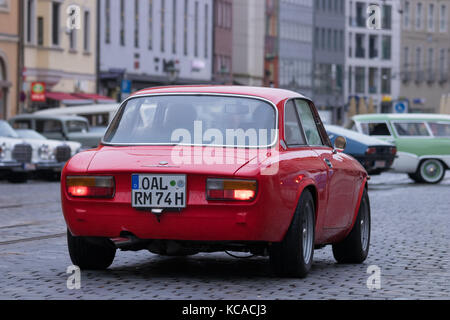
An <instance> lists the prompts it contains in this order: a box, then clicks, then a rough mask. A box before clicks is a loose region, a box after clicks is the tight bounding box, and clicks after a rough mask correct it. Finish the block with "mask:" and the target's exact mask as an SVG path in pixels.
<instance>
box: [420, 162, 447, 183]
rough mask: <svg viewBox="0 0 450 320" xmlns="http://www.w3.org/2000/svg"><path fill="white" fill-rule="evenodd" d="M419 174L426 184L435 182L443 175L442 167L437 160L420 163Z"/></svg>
mask: <svg viewBox="0 0 450 320" xmlns="http://www.w3.org/2000/svg"><path fill="white" fill-rule="evenodd" d="M420 173H421V176H422V178H423V180H425V181H426V182H431V183H433V182H437V181H439V180H440V179H441V177H442V175H443V174H444V167H443V166H442V164H441V163H440V162H439V161H437V160H427V161H425V162H424V163H422V165H421V167H420Z"/></svg>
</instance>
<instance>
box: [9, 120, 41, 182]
mask: <svg viewBox="0 0 450 320" xmlns="http://www.w3.org/2000/svg"><path fill="white" fill-rule="evenodd" d="M32 154H33V149H32V146H31V144H29V143H27V142H25V141H24V140H23V139H18V137H17V135H16V133H15V132H14V130H13V129H12V128H11V127H10V125H9V124H8V123H7V122H6V121H3V120H0V178H2V177H5V178H6V179H8V181H10V182H26V181H27V180H28V174H29V172H30V171H34V169H35V168H34V166H33V164H32V163H31V160H32V159H31V158H32Z"/></svg>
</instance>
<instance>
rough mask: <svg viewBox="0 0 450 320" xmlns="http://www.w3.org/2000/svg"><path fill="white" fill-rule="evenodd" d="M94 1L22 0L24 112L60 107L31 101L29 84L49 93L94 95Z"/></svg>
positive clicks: (52, 103)
mask: <svg viewBox="0 0 450 320" xmlns="http://www.w3.org/2000/svg"><path fill="white" fill-rule="evenodd" d="M96 17H97V2H96V1H92V0H70V1H67V0H24V16H23V20H24V21H23V23H24V65H25V68H24V72H23V75H24V83H25V85H24V89H25V90H26V92H27V93H28V95H27V96H28V99H27V102H26V107H25V109H26V110H27V111H31V110H36V109H40V108H43V107H50V106H51V107H54V106H62V105H63V104H62V103H61V101H49V100H48V99H47V101H46V102H38V103H36V102H33V101H31V85H32V83H34V82H42V83H45V86H46V92H47V93H50V92H53V93H69V94H71V93H95V92H96V33H97V30H96V25H97V24H96Z"/></svg>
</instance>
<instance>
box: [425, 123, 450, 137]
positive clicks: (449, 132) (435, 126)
mask: <svg viewBox="0 0 450 320" xmlns="http://www.w3.org/2000/svg"><path fill="white" fill-rule="evenodd" d="M428 125H429V126H430V129H431V132H433V135H434V136H435V137H450V122H448V123H447V122H428Z"/></svg>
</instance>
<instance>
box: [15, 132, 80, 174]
mask: <svg viewBox="0 0 450 320" xmlns="http://www.w3.org/2000/svg"><path fill="white" fill-rule="evenodd" d="M15 132H16V133H17V135H18V136H19V137H20V138H23V139H26V140H27V141H33V142H36V143H38V144H39V145H40V147H39V148H35V149H34V150H33V153H34V154H33V163H34V164H35V166H36V171H37V172H38V173H40V174H41V175H44V176H47V177H49V176H54V174H55V173H56V174H57V175H58V174H59V173H60V172H61V170H62V168H63V167H64V165H65V164H66V162H67V160H69V159H70V158H71V157H73V156H74V155H75V154H77V153H78V152H80V150H81V143H79V142H75V141H59V140H50V139H47V138H46V137H44V136H43V135H41V134H39V133H38V132H36V131H34V130H30V129H18V130H15Z"/></svg>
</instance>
